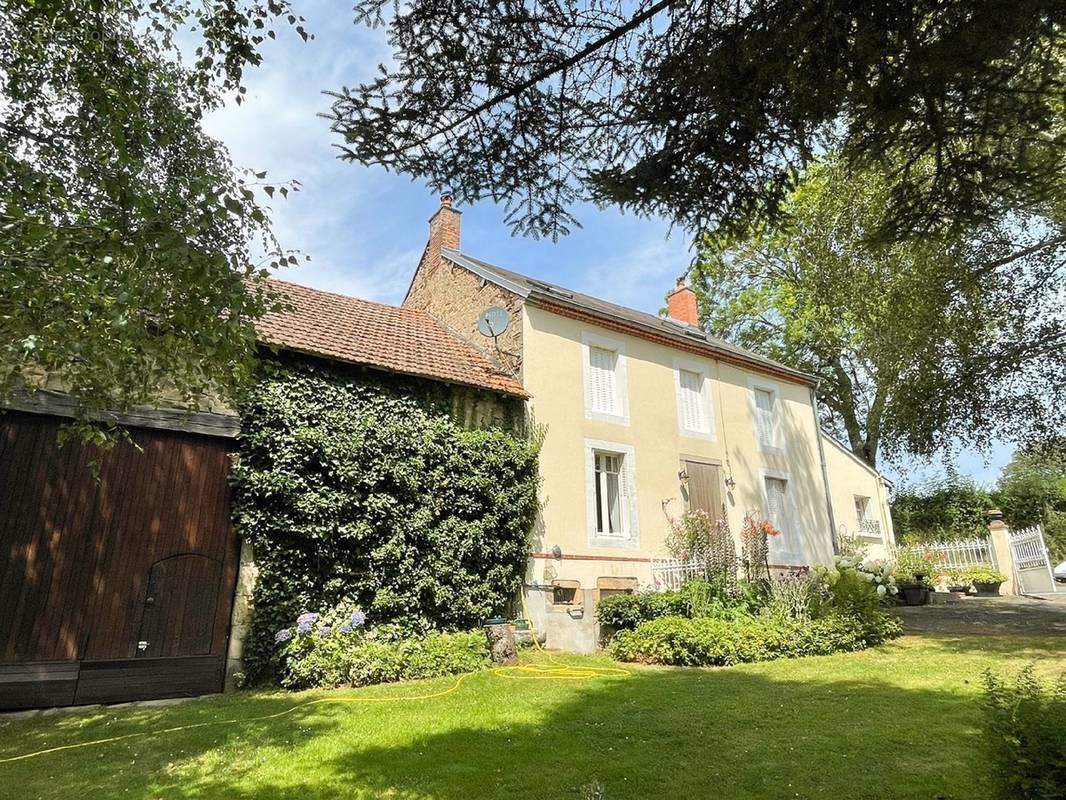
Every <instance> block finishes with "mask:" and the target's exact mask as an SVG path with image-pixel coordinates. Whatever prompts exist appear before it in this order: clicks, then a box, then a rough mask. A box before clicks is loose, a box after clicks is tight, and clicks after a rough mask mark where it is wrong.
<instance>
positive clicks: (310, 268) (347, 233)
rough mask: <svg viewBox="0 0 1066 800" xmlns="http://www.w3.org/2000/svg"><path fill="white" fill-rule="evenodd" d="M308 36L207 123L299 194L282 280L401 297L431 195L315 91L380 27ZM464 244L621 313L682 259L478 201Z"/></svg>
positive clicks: (1001, 449)
mask: <svg viewBox="0 0 1066 800" xmlns="http://www.w3.org/2000/svg"><path fill="white" fill-rule="evenodd" d="M301 8H306V10H304V11H303V12H302V13H304V15H305V16H306V17H307V27H308V29H309V30H310V31H311V32H313V33H314V34H315V40H314V41H311V42H309V43H307V44H304V43H303V42H302V41H301V40H300V39H299V38H298V37H297V36H296V35H295V34H293V33H291V32H289V31H279V36H278V41H276V42H271V43H269V44H268V45H267V46H266V47H265V49H264V56H265V61H264V64H263V66H262V67H260V68H259V69H257V70H252V71H250V72H249V73H248V81H247V86H248V99H247V102H245V103H244V104H242V105H240V106H238V105H236V104H230V105H228V106H226V107H225V108H223V109H222V110H220V111H218V112H216V113H214V114H212V115H211V116H210V117H209V118H208V120H207V122H206V128H207V130H208V132H209V133H211V134H212V135H214V136H215V137H217V138H219V139H221V140H222V141H223V142H225V143H226V145H227V146H228V147H229V149H230V153H231V154H232V156H233V159H234V162H235V163H236V164H237V165H239V166H242V167H251V168H254V169H256V170H263V169H265V170H267V171H268V175H269V177H270V178H271V179H273V180H285V179H290V178H295V179H297V180H299V181H300V182H301V183H302V185H303V189H302V190H301V191H300V192H298V193H296V194H293V195H290V196H289V199H288V200H278V201H275V202H274V204H273V220H274V230H275V232H276V233H277V235H278V237H279V238H280V239H281V241H282V244H283V245H284V246H286V247H291V248H296V249H298V250H301V251H302V252H303V253H305V254H307V255H309V256H310V257H311V261H310V262H307V263H301V265H300V266H299V267H296V268H292V269H289V270H287V271H286V272H285V273H284V274H283V275H281V276H280V277H284V278H286V279H288V280H292V281H295V282H297V283H302V284H306V285H309V286H315V287H317V288H321V289H329V290H331V291H337V292H343V293H345V294H351V295H355V296H358V297H364V298H367V299H370V300H377V301H380V302H385V303H399V302H400V301H401V300H402V299H403V294H404V291H405V290H406V288H407V284H408V281H409V280H410V277H411V273H412V271H413V270H414V268H415V265H416V264H417V262H418V257H419V255H420V253H421V251H422V247H423V245H424V244H425V239H426V232H427V220H428V218H429V216H430V214H432V213H433V211H434V210H436V207H437V203H438V198H437V197H435V196H434V195H433V194H432V193H430V192H429V190H427V189H426V188H425V187H424V186H422V185H421V184H418V183H414V182H412V181H411V180H410V179H408V178H406V177H404V176H402V175H395V174H389V173H386V172H385V171H384V170H381V169H368V168H365V167H361V166H356V165H352V164H345V163H342V162H341V161H339V160H338V159H337V158H336V153H337V151H336V148H334V147H333V146H332V145H333V143H334V142H335V141H336V139H335V137H334V136H333V134H331V133H330V131H329V125H328V123H327V122H326V120H324V119H321V118H320V117H318V116H317V114H319V113H320V112H323V111H326V110H327V109H328V108H329V98H328V97H326V96H324V95H323V94H322V93H321V92H322V90H324V89H337V88H340V87H341V86H342V85H345V84H347V85H355V84H357V83H359V82H360V81H362V80H366V79H368V78H369V77H370V76H371V75H372V74H373V71H374V69H375V68H376V66H377V64H378V63H380V62H382V61H387V60H388V58H389V50H388V47H387V44H386V42H385V35H384V31H383V30H377V31H373V30H368V29H366V28H363V27H357V26H355V25H354V24H353V22H352V13H351V7H350V5H349V4H347V3H338V2H336V0H331V1H329V2H326V1H325V0H313V1H312V2H308V3H305V4H301ZM462 211H463V221H462V248H463V250H464V251H465V252H468V253H471V254H473V255H476V256H478V257H480V258H483V259H485V260H486V261H490V262H494V263H497V264H500V265H501V266H505V267H508V268H510V269H514V270H517V271H519V272H523V273H526V274H529V275H533V276H536V277H539V278H542V279H545V280H549V281H554V282H556V283H561V284H563V285H566V286H569V287H571V288H574V289H578V290H580V291H583V292H587V293H589V294H594V295H597V296H599V297H602V298H604V299H607V300H610V301H613V302H616V303H621V304H623V305H627V306H631V307H633V308H639V309H641V310H644V311H650V312H656V311H658V309H659V308H660V307H661V306H662V305H663V296H664V294H665V293H666V292H667V291H668V290H669V289H670V288H671V287H672V286H673V284H674V278H675V277H676V276H678V275H680V274H681V273H682V272H684V270H685V267H686V266H687V265H688V263H689V260H690V258H691V252H690V249H689V241H688V237H687V236H686V234H685V232H684V231H682V230H674V231H673V232H671V231H670V226H669V225H668V224H667V223H666V222H665V221H663V220H657V219H640V218H636V217H634V216H632V215H623V214H621V213H620V212H618V211H617V210H615V209H613V208H609V209H602V210H601V209H597V208H595V207H592V206H589V207H586V208H581V209H579V212H578V215H577V216H578V218H579V219H580V221H581V222H582V223H583V225H584V227H583V228H581V229H577V230H575V231H574V232H573V233H571V235H570V236H568V237H566V238H564V239H561V240H560V241H559V242H554V243H553V242H551V241H550V240H532V239H525V238H515V237H512V236H511V235H510V234H509V232H508V229H507V227H506V226H505V225H504V222H503V209H502V208H498V207H496V206H494V205H492V204H491V203H488V202H485V203H481V204H478V205H477V206H474V207H466V208H462ZM1009 458H1010V448H1008V447H1006V446H1004V445H1001V444H999V445H996V446H994V447H993V448H992V449H991V451H990V453H989V454H988V459H989V460H988V461H987V463H986V457H985V456H983V455H981V454H977V453H971V452H966V453H961V454H959V457H958V463H959V467H960V471H962V472H963V473H965V474H970V475H973V476H974V477H975V478H977V479H978V480H980V481H984V482H989V481H992V480H994V479H995V478H996V476H997V475H998V474H999V469H1000V468H1001V467H1002V465H1003V464H1005V463H1006V462H1007V461H1008V460H1009ZM885 471H886V472H887V473H888V474H889V476H890V477H892V478H894V479H897V478H900V477H901V476H903V474H904V473H905V474H906V475H907V476H908V478H909V480H911V481H913V480H915V478H916V477H919V478H924V477H929V476H932V475H936V474H939V473H942V472H943V468H942V465H941V464H940V463H939V462H934V463H932V464H929V465H919V464H908V465H905V467H903V468H902V469H899V468H892V467H890V466H889V465H886V469H885Z"/></svg>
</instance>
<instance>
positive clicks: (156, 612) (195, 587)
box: [137, 553, 222, 658]
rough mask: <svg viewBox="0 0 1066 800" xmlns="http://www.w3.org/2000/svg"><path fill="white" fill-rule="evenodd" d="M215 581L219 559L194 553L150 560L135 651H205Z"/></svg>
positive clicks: (153, 653) (157, 653) (197, 653)
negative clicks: (150, 565) (154, 560)
mask: <svg viewBox="0 0 1066 800" xmlns="http://www.w3.org/2000/svg"><path fill="white" fill-rule="evenodd" d="M221 581H222V563H221V562H220V561H216V560H215V559H213V558H208V557H207V556H204V555H200V554H199V553H184V554H182V555H177V556H170V557H169V558H164V559H162V560H161V561H157V562H155V563H154V564H152V568H151V570H149V572H148V590H147V592H146V595H145V598H144V613H143V615H142V617H141V629H140V633H139V634H138V636H137V657H138V658H149V657H162V656H201V655H207V654H209V653H210V652H211V637H212V634H213V633H214V628H215V607H216V606H217V605H218V594H219V586H220V583H221Z"/></svg>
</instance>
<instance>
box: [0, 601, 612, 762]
mask: <svg viewBox="0 0 1066 800" xmlns="http://www.w3.org/2000/svg"><path fill="white" fill-rule="evenodd" d="M522 610H523V612H524V613H525V614H526V619H528V618H529V612H528V611H527V610H526V604H525V599H524V598H523V600H522ZM530 633H531V634H532V638H533V646H534V648H535V649H536V650H537V651H538V652H539V653H540V654H541V655H543V656H545V657H547V659H548V661H549V662H550V664H547V665H545V664H520V665H518V666H514V667H496V668H494V669H493V670H492V673H493V674H494V675H496V676H497V677H500V678H519V679H526V680H537V679H540V680H564V681H586V680H591V679H593V678H605V677H609V676H612V675H626V676H628V675H629V674H630V673H629V670H625V669H622V668H621V667H575V666H571V665H569V664H563V663H561V662H559V661H557V660H556V658H555V656H553V655H552V654H551V653H549V652H547V651H546V650H544V649H543V648H542V647H541V646H540V642H538V641H537V634H536V631H534V630H533V628H532V626H530ZM473 674H476V673H469V672H468V673H466V674H465V675H460V676H459V677H458V678H457V679H456V681H455V683H453V684H452V685H451V686H449V687H448V688H447V689H442V690H441V691H439V692H430V693H429V694H416V695H408V696H404V697H320V698H318V699H317V700H306V701H304V702H303V703H297V704H296V705H294V706H292V707H291V708H287V709H285V710H284V711H278V712H277V713H274V714H266V715H264V716H261V717H247V718H245V719H220V720H215V721H213V722H194V723H191V724H189V725H177V726H175V727H172V728H162V729H159V730H154V731H140V732H136V733H126V734H122V735H121V736H109V737H107V738H105V739H92V740H90V741H88V742H77V743H75V744H64V745H60V746H58V747H49V748H46V749H44V750H36V751H34V752H32V753H23V754H22V755H17V756H10V757H8V758H0V764H8V763H11V762H12V761H24V760H26V759H28V758H36V757H37V756H44V755H48V754H49V753H59V752H61V751H63V750H76V749H78V748H81V747H93V746H94V745H102V744H110V743H112V742H121V741H124V740H126V739H137V738H143V737H145V736H161V735H164V734H169V733H178V732H179V731H188V730H193V729H195V728H208V727H211V726H213V725H240V724H242V723H246V722H263V721H265V720H268V719H277V718H278V717H284V716H286V715H287V714H291V713H292V712H293V711H296V710H297V709H300V708H307V707H309V706H314V705H318V704H319V703H402V702H408V701H418V700H433V699H435V698H438V697H444V696H445V695H448V694H451V693H452V692H454V691H456V690H457V689H458V688H459V687H460V686H462V685H463V681H465V680H466V679H467V678H469V677H470V676H471V675H473Z"/></svg>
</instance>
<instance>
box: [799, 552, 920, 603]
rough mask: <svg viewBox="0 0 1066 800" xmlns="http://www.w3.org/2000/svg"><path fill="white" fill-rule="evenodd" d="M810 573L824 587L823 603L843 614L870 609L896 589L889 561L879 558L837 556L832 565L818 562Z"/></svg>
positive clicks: (892, 595)
mask: <svg viewBox="0 0 1066 800" xmlns="http://www.w3.org/2000/svg"><path fill="white" fill-rule="evenodd" d="M814 574H815V577H816V579H817V580H818V581H819V582H820V583H821V584H822V585H823V586H824V587H825V592H826V606H827V607H828V608H829V609H832V610H834V611H837V612H840V613H844V614H855V615H865V614H871V613H874V612H875V611H876V610H877V609H878V607H879V606H881V605H884V604H887V603H891V602H892V600H893V598H894V597H895V596H896V594H898V593H899V588H898V587H897V586H896V580H895V578H894V576H893V573H892V569H891V567H890V565H889V564H888V563H886V562H884V561H881V560H873V561H869V560H867V561H857V560H855V559H853V558H847V557H844V556H838V557H837V558H836V559H835V560H834V562H833V566H832V567H827V566H825V565H823V564H819V565H818V566H816V567H815V568H814Z"/></svg>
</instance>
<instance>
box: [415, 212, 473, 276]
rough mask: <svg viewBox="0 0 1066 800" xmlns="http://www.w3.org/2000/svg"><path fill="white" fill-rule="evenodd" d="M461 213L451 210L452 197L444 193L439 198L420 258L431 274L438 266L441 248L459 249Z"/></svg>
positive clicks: (430, 220) (430, 219)
mask: <svg viewBox="0 0 1066 800" xmlns="http://www.w3.org/2000/svg"><path fill="white" fill-rule="evenodd" d="M462 213H463V212H462V211H456V210H455V209H454V208H452V196H451V195H450V194H448V193H447V192H445V193H444V194H442V195H441V196H440V208H438V209H437V212H436V213H435V214H434V215H433V216H432V217H430V218H429V242H427V243H426V252H425V255H423V256H422V259H423V261H425V264H426V268H427V269H428V270H429V272H431V273H432V272H433V271H434V270H435V269H436V268H437V267H438V266H440V251H441V248H443V247H447V248H450V249H452V250H458V249H459V221H460V217H461V216H462Z"/></svg>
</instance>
